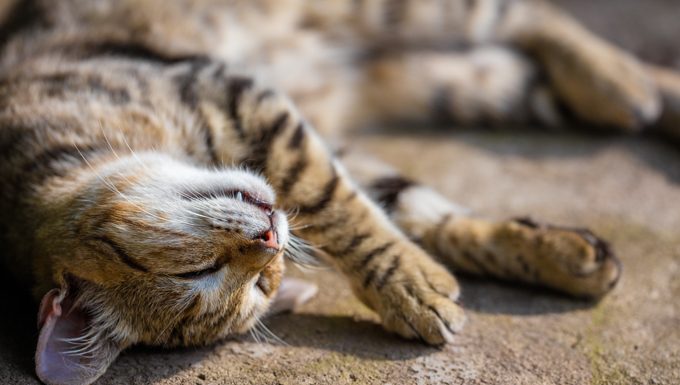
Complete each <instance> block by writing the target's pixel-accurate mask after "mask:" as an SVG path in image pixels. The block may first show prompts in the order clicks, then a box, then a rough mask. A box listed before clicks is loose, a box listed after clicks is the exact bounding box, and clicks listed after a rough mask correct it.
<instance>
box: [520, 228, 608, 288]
mask: <svg viewBox="0 0 680 385" xmlns="http://www.w3.org/2000/svg"><path fill="white" fill-rule="evenodd" d="M515 223H516V224H517V225H519V227H520V228H519V229H517V231H520V232H522V231H524V232H526V231H528V232H530V234H527V237H528V239H529V241H528V242H527V244H528V245H531V244H534V245H535V247H533V249H534V250H533V251H532V250H530V249H528V250H525V251H524V254H523V255H526V256H527V257H526V258H534V259H535V261H536V262H535V263H534V264H533V265H534V268H535V269H536V272H535V273H536V274H534V276H535V277H536V276H537V277H538V278H539V279H540V281H541V283H544V284H546V285H548V286H551V287H553V288H555V289H558V290H561V291H565V292H567V293H569V294H572V295H574V296H578V297H588V298H599V297H601V296H603V295H604V294H606V293H608V292H609V291H610V290H611V289H613V288H614V286H615V285H616V283H617V282H618V280H619V277H620V275H621V262H620V261H619V259H618V258H617V257H616V255H615V254H614V252H613V251H612V249H611V247H610V246H609V244H608V243H607V242H606V241H604V240H602V239H601V238H599V237H598V236H596V235H595V234H593V232H591V231H590V230H587V229H579V228H568V227H559V226H551V225H545V224H538V223H536V222H534V221H532V220H530V219H520V220H517V221H516V222H515ZM531 239H533V241H531ZM532 254H533V255H532Z"/></svg>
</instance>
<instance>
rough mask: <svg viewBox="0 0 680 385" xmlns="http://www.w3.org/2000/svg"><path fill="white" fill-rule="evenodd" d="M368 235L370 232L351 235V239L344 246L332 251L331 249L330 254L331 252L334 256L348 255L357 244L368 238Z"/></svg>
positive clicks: (369, 235)
mask: <svg viewBox="0 0 680 385" xmlns="http://www.w3.org/2000/svg"><path fill="white" fill-rule="evenodd" d="M370 237H371V234H370V233H361V234H356V235H354V236H353V237H352V239H351V240H350V241H349V243H348V244H347V245H346V246H345V247H343V248H342V249H340V250H336V251H334V252H333V251H331V252H330V254H332V255H333V256H334V257H344V256H346V255H349V254H351V253H352V251H354V249H356V248H357V247H359V245H361V243H362V242H363V241H365V240H366V239H368V238H370Z"/></svg>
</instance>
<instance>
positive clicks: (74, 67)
mask: <svg viewBox="0 0 680 385" xmlns="http://www.w3.org/2000/svg"><path fill="white" fill-rule="evenodd" d="M0 15H2V16H1V20H2V22H0V49H2V52H3V54H2V57H1V58H0V84H1V86H0V103H1V105H2V109H1V111H0V147H1V148H2V152H1V153H0V154H1V156H2V160H3V161H2V163H1V164H0V175H1V177H2V182H3V183H2V187H1V189H0V194H2V199H1V200H0V210H1V211H2V213H3V214H2V216H0V226H2V232H1V234H2V236H1V238H0V239H1V242H2V250H3V266H5V269H7V270H8V271H10V272H11V273H12V274H14V275H16V276H17V277H18V278H19V279H20V280H21V281H22V282H25V283H27V284H28V285H30V287H31V288H32V291H33V294H34V296H35V298H36V299H41V304H40V309H39V315H38V325H39V327H40V337H39V340H38V346H37V349H36V371H37V374H38V377H39V378H40V379H41V380H42V381H44V382H45V383H48V384H72V383H77V384H87V383H91V382H93V381H94V380H95V379H97V378H98V377H99V376H100V375H101V374H102V373H104V371H105V370H106V368H107V367H108V366H109V364H110V363H111V362H112V361H113V360H114V359H115V358H116V356H117V355H118V354H119V352H120V351H122V350H123V349H125V348H127V347H129V346H131V345H134V344H148V345H160V346H190V345H201V344H207V343H211V342H213V341H216V340H218V339H220V338H223V337H225V336H228V335H231V334H235V333H242V332H244V331H247V330H248V329H249V328H251V327H253V325H254V324H255V323H256V322H258V319H259V318H261V317H262V316H263V315H264V314H265V312H267V311H268V310H270V311H282V310H286V309H290V308H292V307H294V306H295V305H296V304H298V303H300V302H303V301H305V300H307V299H308V298H310V297H311V296H312V295H313V294H314V292H315V290H316V288H315V287H314V286H312V285H310V284H307V283H304V282H302V281H296V280H289V279H285V278H282V276H283V270H284V257H289V258H291V259H292V260H294V261H298V262H301V263H305V262H306V261H307V260H308V259H309V258H310V257H309V254H310V253H312V252H313V253H314V254H317V255H319V256H321V257H323V258H325V259H326V260H327V261H328V262H329V263H330V264H332V265H333V266H335V267H336V268H337V269H338V270H339V271H341V272H342V273H343V274H344V275H345V276H346V277H347V279H348V281H349V282H350V284H351V286H352V288H353V290H354V292H355V293H356V295H357V296H358V297H359V298H360V299H361V300H362V301H363V302H364V303H365V304H366V305H368V306H369V307H371V308H372V309H374V310H375V311H376V312H377V313H378V314H379V315H380V317H381V319H382V322H383V325H384V327H385V328H386V329H388V330H390V331H393V332H395V333H398V334H399V335H401V336H403V337H406V338H417V339H420V340H422V341H424V342H426V343H429V344H434V345H437V344H442V343H445V342H448V341H451V339H452V338H453V335H454V334H455V333H457V332H458V331H460V330H461V328H462V326H463V323H464V321H465V316H464V313H463V310H462V309H461V307H460V306H459V305H458V304H457V303H456V300H457V298H458V295H459V287H458V284H457V283H456V280H455V279H454V278H453V277H452V276H451V274H450V273H449V272H448V271H447V270H446V269H445V268H444V265H446V266H447V267H448V268H450V269H452V270H453V271H461V272H466V273H470V274H476V275H482V276H489V277H495V278H500V279H504V280H509V281H516V282H523V283H530V284H537V285H542V286H546V287H550V288H553V289H556V290H560V291H562V292H565V293H567V294H570V295H574V296H578V297H589V298H597V297H600V296H602V295H604V294H606V293H607V292H608V291H609V290H611V289H612V288H613V287H614V285H615V284H616V282H617V280H618V278H619V276H620V272H621V268H620V264H619V262H618V260H617V258H616V257H615V256H614V254H613V252H612V251H611V249H610V247H609V245H608V244H607V243H606V242H605V241H603V240H601V239H600V238H598V237H597V236H595V235H594V234H593V233H592V232H590V231H588V230H585V229H578V228H568V227H559V226H552V225H546V224H542V223H539V222H535V221H533V220H531V219H528V218H523V219H515V220H507V221H498V222H495V221H488V220H483V219H478V218H474V217H470V216H468V215H467V214H466V213H465V211H464V210H461V209H460V206H458V205H456V204H454V203H452V202H450V201H448V200H447V199H445V198H444V197H442V196H441V195H439V194H438V193H437V192H435V191H433V190H431V189H429V188H428V187H426V186H423V185H421V184H418V183H417V182H416V181H413V180H411V179H408V178H405V177H403V176H401V175H400V174H399V173H398V172H397V171H396V170H393V169H392V168H391V167H389V166H387V165H385V164H382V163H380V162H379V161H376V160H374V159H371V158H370V156H367V155H362V154H354V153H351V152H349V153H343V154H334V153H333V152H332V151H330V150H329V148H328V146H327V145H326V144H325V143H326V142H325V141H329V142H331V143H337V142H338V140H340V139H341V138H344V137H348V136H351V133H352V132H353V131H354V130H357V129H361V127H365V126H366V125H369V124H373V123H380V124H383V125H389V124H390V123H395V122H402V123H403V122H409V123H414V124H418V123H422V122H427V121H433V120H437V121H444V122H447V123H455V124H458V125H484V124H496V125H512V124H523V123H535V122H539V123H541V124H544V125H549V126H556V125H561V124H563V123H565V122H569V121H574V120H578V121H580V122H582V123H589V124H590V125H592V126H593V127H598V126H606V127H610V128H611V127H614V128H616V129H619V130H621V131H625V132H633V131H639V130H642V129H644V128H647V127H655V128H657V129H660V130H662V131H667V132H669V133H673V131H672V130H673V129H676V127H677V125H675V124H674V123H675V122H677V121H679V119H678V116H679V115H678V111H680V103H679V101H680V84H679V83H680V81H679V80H678V79H679V78H678V77H677V76H676V75H675V74H674V73H672V72H670V71H668V70H664V69H660V68H654V67H652V66H650V65H646V64H644V63H641V62H639V61H638V60H636V59H635V58H633V57H632V56H631V55H629V54H627V53H625V52H622V51H621V50H619V49H617V48H615V47H613V46H612V45H610V44H608V43H606V42H605V41H603V40H601V39H599V38H598V37H596V36H594V35H593V34H591V33H589V32H588V31H587V30H585V29H584V28H583V27H581V26H580V25H579V24H578V23H577V22H575V21H574V20H573V19H571V18H570V17H569V16H567V15H565V14H564V13H562V12H561V11H559V10H557V9H555V8H554V7H552V6H551V5H549V4H548V3H544V2H540V1H531V0H525V1H523V0H516V1H511V0H476V1H475V0H467V1H463V0H441V1H422V0H374V1H371V0H363V1H362V0H357V1H343V0H327V1H302V0H256V1H237V0H232V1H210V0H203V1H199V0H181V1H172V2H168V1H160V0H144V1H138V0H134V1H133V0H119V1H113V0H60V1H47V0H18V1H13V2H11V1H10V2H7V1H6V2H4V3H3V4H2V6H1V8H0ZM676 133H677V131H676ZM322 138H323V139H322ZM369 155H370V154H369ZM432 257H436V258H437V260H438V262H436V261H435V260H434V259H433V258H432Z"/></svg>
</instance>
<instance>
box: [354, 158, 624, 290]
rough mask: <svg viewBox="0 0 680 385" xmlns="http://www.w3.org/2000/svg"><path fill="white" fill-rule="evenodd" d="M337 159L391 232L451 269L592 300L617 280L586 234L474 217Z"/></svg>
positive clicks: (410, 184)
mask: <svg viewBox="0 0 680 385" xmlns="http://www.w3.org/2000/svg"><path fill="white" fill-rule="evenodd" d="M343 161H344V162H345V164H346V165H347V167H348V169H349V170H350V171H352V172H354V173H353V175H354V176H355V177H356V178H357V179H358V180H359V181H360V184H361V185H362V186H364V188H365V189H366V190H367V191H368V192H369V194H370V195H371V196H372V197H373V199H375V200H376V201H377V202H379V203H380V204H382V205H383V207H384V208H385V210H386V211H387V212H388V213H389V215H390V217H391V219H392V220H393V221H394V222H395V223H396V224H397V226H399V227H400V228H401V229H402V230H403V231H404V232H405V233H406V234H407V235H408V236H409V237H411V238H412V239H414V240H415V241H416V242H417V243H419V244H420V245H421V246H423V248H425V250H427V251H428V252H430V253H431V254H432V255H435V256H437V257H439V259H440V260H441V261H442V262H444V263H445V264H447V265H448V266H450V267H451V268H453V270H454V271H462V272H465V273H469V274H474V275H481V276H491V277H495V278H499V279H503V280H509V281H519V282H524V283H530V284H539V285H543V286H547V287H550V288H553V289H556V290H559V291H562V292H565V293H568V294H571V295H574V296H578V297H590V298H597V297H600V296H602V295H604V294H606V293H607V292H608V291H609V290H611V289H612V288H613V287H614V285H615V284H616V282H617V280H618V278H619V274H620V272H621V267H620V263H619V262H618V259H617V258H616V257H615V256H614V255H613V254H612V252H611V250H610V248H609V246H608V245H607V243H606V242H604V241H602V240H601V239H599V238H598V237H596V236H595V235H594V234H593V233H592V232H590V231H588V230H585V229H577V228H566V227H558V226H551V225H543V224H538V223H536V222H534V221H532V220H530V219H527V218H522V219H512V220H507V221H500V222H493V221H488V220H483V219H477V218H474V217H471V216H469V215H468V213H467V212H466V210H464V209H461V208H460V207H459V206H456V205H454V204H452V203H451V202H449V201H448V200H447V199H445V198H444V197H442V196H441V195H439V194H438V193H437V192H435V191H434V190H432V189H430V188H428V187H425V186H423V185H420V184H418V183H416V182H414V181H411V180H409V179H407V178H404V177H403V176H401V175H399V174H398V173H397V172H396V171H394V170H393V169H391V168H390V167H388V166H386V165H384V164H382V163H380V162H379V161H375V160H370V159H366V158H365V157H362V156H358V155H354V154H351V153H349V154H346V155H345V156H344V157H343Z"/></svg>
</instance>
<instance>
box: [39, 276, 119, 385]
mask: <svg viewBox="0 0 680 385" xmlns="http://www.w3.org/2000/svg"><path fill="white" fill-rule="evenodd" d="M64 294H65V293H64V291H62V290H60V289H53V290H50V291H49V292H48V293H47V294H45V296H44V297H43V299H42V301H41V303H40V311H39V313H38V326H39V327H40V328H41V329H40V336H39V337H38V346H37V348H36V352H35V370H36V374H37V375H38V378H40V380H41V381H43V382H44V383H46V384H59V385H61V384H90V383H92V382H93V381H94V380H96V379H97V378H98V377H99V376H100V375H101V374H103V373H104V371H105V370H106V368H107V367H108V366H109V364H110V363H111V361H113V359H114V358H115V357H116V356H117V355H118V353H119V351H120V350H119V349H117V348H113V346H114V345H113V344H111V343H108V341H96V342H98V343H96V344H95V345H94V349H86V350H87V351H84V352H73V351H75V350H78V349H79V348H80V347H81V345H79V344H74V343H73V342H69V341H68V340H69V339H73V338H78V337H81V336H83V335H84V333H85V332H86V331H87V327H88V321H89V320H88V316H87V314H86V312H84V311H82V310H81V309H80V308H78V307H74V306H73V298H72V296H71V295H64Z"/></svg>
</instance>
